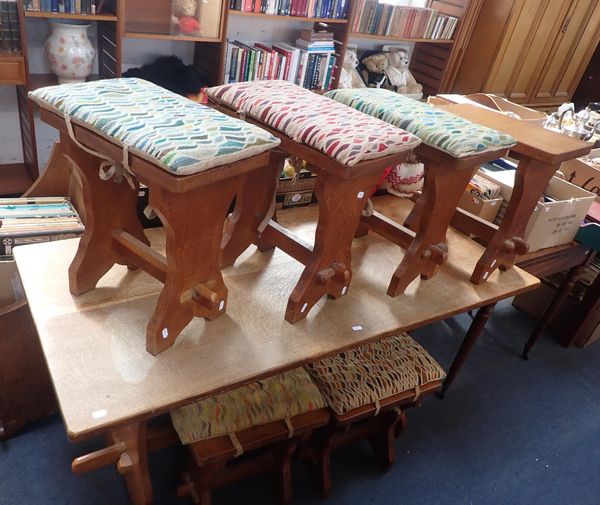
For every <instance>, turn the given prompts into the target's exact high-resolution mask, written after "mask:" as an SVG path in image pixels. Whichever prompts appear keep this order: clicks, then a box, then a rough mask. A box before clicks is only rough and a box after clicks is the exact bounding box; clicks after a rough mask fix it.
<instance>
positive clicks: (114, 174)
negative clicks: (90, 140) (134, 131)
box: [63, 112, 135, 189]
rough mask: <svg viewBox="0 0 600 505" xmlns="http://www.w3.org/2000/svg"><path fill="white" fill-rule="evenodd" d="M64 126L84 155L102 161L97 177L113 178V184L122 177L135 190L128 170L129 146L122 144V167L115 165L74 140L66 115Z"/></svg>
mask: <svg viewBox="0 0 600 505" xmlns="http://www.w3.org/2000/svg"><path fill="white" fill-rule="evenodd" d="M63 117H64V119H65V124H66V125H67V132H68V133H69V137H70V138H71V140H72V141H73V143H74V144H75V145H76V146H77V147H79V149H81V150H83V151H85V152H86V153H89V154H91V155H92V156H95V157H96V158H100V159H102V160H104V161H103V162H102V163H101V164H100V169H99V171H98V176H99V177H100V179H101V180H103V181H108V180H109V179H111V178H113V179H114V181H115V182H121V181H123V177H125V179H127V182H128V183H129V185H130V186H131V189H135V184H134V183H133V177H132V176H133V172H131V169H130V168H129V146H128V145H126V144H123V165H120V164H118V163H116V162H115V161H114V160H112V159H110V158H109V157H108V156H105V155H104V154H100V153H99V152H98V151H95V150H93V149H90V148H89V147H86V146H84V145H83V144H82V143H81V142H79V140H77V138H75V132H74V131H73V124H72V123H71V117H70V116H69V114H68V113H66V112H65V114H64V116H63Z"/></svg>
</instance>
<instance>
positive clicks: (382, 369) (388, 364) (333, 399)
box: [305, 333, 446, 415]
mask: <svg viewBox="0 0 600 505" xmlns="http://www.w3.org/2000/svg"><path fill="white" fill-rule="evenodd" d="M305 368H306V370H307V371H308V373H310V375H311V376H312V378H313V379H314V380H315V382H316V383H317V386H319V389H320V390H321V393H322V394H323V396H324V397H325V400H326V401H327V403H328V405H329V407H331V409H332V410H333V411H334V412H335V413H336V414H338V415H341V414H345V413H346V412H348V411H350V410H353V409H356V408H358V407H362V406H363V405H369V404H372V403H375V404H377V403H378V402H379V401H380V400H383V399H385V398H389V397H390V396H393V395H396V394H399V393H402V392H404V391H410V390H415V388H419V387H420V386H423V385H424V384H427V383H429V382H432V381H435V380H441V379H443V378H444V377H445V376H446V374H445V372H444V370H443V369H442V367H440V365H438V364H437V362H436V361H435V360H434V359H433V358H432V357H431V356H430V355H429V354H428V353H427V351H426V350H425V349H423V347H421V346H420V345H419V344H417V343H416V342H415V341H414V340H413V339H412V338H410V336H408V335H407V334H406V333H401V334H400V335H395V336H393V337H388V338H385V339H383V340H380V341H378V342H373V343H371V344H367V345H363V346H361V347H358V348H355V349H351V350H349V351H345V352H343V353H341V354H338V355H337V356H333V357H331V358H325V359H323V360H321V361H318V362H316V363H312V364H310V365H307V366H306V367H305Z"/></svg>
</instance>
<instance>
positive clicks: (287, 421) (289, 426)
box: [285, 417, 294, 438]
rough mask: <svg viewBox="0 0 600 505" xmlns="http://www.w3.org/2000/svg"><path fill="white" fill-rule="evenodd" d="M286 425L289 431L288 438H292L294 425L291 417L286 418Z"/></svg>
mask: <svg viewBox="0 0 600 505" xmlns="http://www.w3.org/2000/svg"><path fill="white" fill-rule="evenodd" d="M285 425H286V426H287V429H288V438H292V437H293V436H294V425H293V424H292V421H291V419H290V418H289V417H286V418H285Z"/></svg>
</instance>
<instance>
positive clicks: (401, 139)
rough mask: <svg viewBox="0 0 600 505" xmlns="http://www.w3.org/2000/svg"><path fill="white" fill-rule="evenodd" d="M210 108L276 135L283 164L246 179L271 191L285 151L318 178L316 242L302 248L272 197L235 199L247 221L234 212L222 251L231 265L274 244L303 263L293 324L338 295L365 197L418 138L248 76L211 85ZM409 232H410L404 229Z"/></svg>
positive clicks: (290, 309)
mask: <svg viewBox="0 0 600 505" xmlns="http://www.w3.org/2000/svg"><path fill="white" fill-rule="evenodd" d="M207 94H208V96H209V97H210V99H211V100H212V101H213V103H214V104H215V105H214V106H215V107H216V108H217V109H218V110H221V111H223V112H226V113H228V114H232V115H237V114H238V113H239V114H241V115H242V116H243V117H245V118H246V120H247V121H249V122H251V123H254V124H257V125H259V126H260V127H261V128H265V129H266V130H268V131H269V132H271V133H272V134H273V135H275V136H276V137H278V138H279V139H280V140H281V150H282V156H281V159H280V163H281V165H280V166H279V167H278V166H273V167H272V168H273V172H272V173H271V174H268V173H266V172H265V173H263V176H264V177H263V179H261V180H259V179H255V180H253V181H252V182H251V183H250V184H255V185H256V186H257V187H260V188H265V187H269V188H270V192H271V194H272V195H274V194H275V188H276V184H277V179H278V177H279V174H280V172H281V168H282V167H283V165H282V164H283V161H284V159H285V157H286V155H291V156H294V157H297V158H299V159H302V160H306V161H307V163H308V168H309V169H310V171H311V172H313V173H315V174H316V175H317V179H316V183H315V194H316V196H317V200H318V202H319V217H318V219H319V221H318V224H317V228H316V231H315V238H314V246H313V247H311V246H310V245H309V246H306V245H305V244H306V243H305V242H304V241H302V240H298V239H296V238H295V237H293V235H292V234H291V233H290V232H289V231H288V230H286V229H285V228H283V227H282V226H281V225H280V224H279V223H277V222H276V220H274V219H272V220H270V219H269V218H271V217H272V216H273V215H274V205H273V198H270V199H265V200H262V201H261V200H260V199H258V198H247V199H243V198H241V199H238V200H236V205H239V207H238V208H239V209H240V210H241V209H246V208H247V209H248V210H244V212H243V214H244V215H245V216H246V218H245V219H244V218H241V217H239V216H237V215H235V214H234V215H233V216H232V218H231V219H230V221H229V224H231V228H230V231H229V232H228V234H227V235H228V237H230V239H229V242H228V243H227V245H226V246H225V248H224V264H230V263H233V262H234V261H235V259H236V258H237V257H238V256H239V255H240V254H241V253H242V252H244V250H245V249H246V248H247V247H248V246H249V245H251V244H252V243H256V244H257V245H258V247H259V249H260V250H262V251H264V250H266V249H271V248H273V247H278V248H280V249H281V250H283V251H284V252H286V253H287V254H289V255H290V256H292V257H293V258H294V259H296V260H297V261H299V262H300V263H302V264H303V265H304V267H305V268H304V270H303V272H302V274H301V276H300V279H299V280H298V282H297V283H296V286H295V287H294V289H293V291H292V293H291V295H290V297H289V299H288V304H287V308H286V312H285V319H286V320H287V321H289V322H291V323H294V322H296V321H298V320H300V319H302V318H304V317H306V316H307V315H308V313H309V312H310V310H311V308H312V307H313V306H314V305H315V304H316V303H317V302H318V301H319V300H320V299H321V298H322V297H323V296H325V295H327V296H329V297H331V298H339V297H341V296H343V295H345V294H346V293H347V292H348V289H349V287H350V282H351V280H352V268H351V259H352V258H351V247H352V241H353V239H354V235H355V232H356V229H357V227H358V225H359V223H360V217H361V213H362V211H363V209H364V208H365V205H366V203H367V201H368V198H369V196H370V195H371V194H372V193H373V191H374V189H375V187H376V185H377V184H378V183H379V181H380V180H381V179H382V174H383V173H384V172H385V170H386V168H388V167H390V166H392V165H395V164H397V163H400V162H402V161H404V160H405V159H406V158H407V156H409V155H410V152H411V151H412V150H413V148H415V147H416V146H417V145H418V144H419V143H420V141H419V140H418V139H417V137H415V136H414V135H411V134H410V133H407V132H405V131H404V130H402V129H400V128H397V127H395V126H392V125H389V124H387V123H385V122H383V121H380V120H378V119H375V118H373V117H371V116H369V115H367V114H363V113H362V112H359V111H356V110H354V109H351V108H349V107H346V106H344V105H342V104H340V103H338V102H336V101H334V100H331V99H329V98H325V97H323V96H321V95H318V94H316V93H313V92H311V91H309V90H307V89H305V88H302V87H301V86H297V85H295V84H292V83H290V82H287V81H280V80H274V81H252V82H241V83H235V84H225V85H223V86H216V87H214V88H209V89H208V90H207ZM407 236H408V230H407Z"/></svg>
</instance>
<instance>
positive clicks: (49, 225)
mask: <svg viewBox="0 0 600 505" xmlns="http://www.w3.org/2000/svg"><path fill="white" fill-rule="evenodd" d="M83 230H84V226H83V223H82V222H81V219H80V218H79V215H78V214H77V211H76V210H75V209H74V207H73V206H72V205H71V202H70V201H69V200H68V199H66V198H62V197H57V198H1V199H0V260H9V259H12V250H13V248H14V247H15V246H18V245H22V244H30V243H34V242H48V241H50V240H58V239H63V238H73V237H76V236H77V235H79V234H81V233H83Z"/></svg>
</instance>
